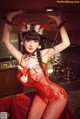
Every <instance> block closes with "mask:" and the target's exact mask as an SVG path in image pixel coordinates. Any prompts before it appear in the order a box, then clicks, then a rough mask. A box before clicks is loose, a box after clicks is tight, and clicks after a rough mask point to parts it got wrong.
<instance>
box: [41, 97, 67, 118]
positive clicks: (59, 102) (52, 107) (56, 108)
mask: <svg viewBox="0 0 80 119" xmlns="http://www.w3.org/2000/svg"><path fill="white" fill-rule="evenodd" d="M66 104H67V98H64V97H63V98H62V97H60V98H59V99H56V100H53V101H51V102H49V104H48V105H47V107H46V109H45V111H44V113H43V116H42V118H41V119H60V115H61V113H62V112H63V110H64V108H65V106H66Z"/></svg>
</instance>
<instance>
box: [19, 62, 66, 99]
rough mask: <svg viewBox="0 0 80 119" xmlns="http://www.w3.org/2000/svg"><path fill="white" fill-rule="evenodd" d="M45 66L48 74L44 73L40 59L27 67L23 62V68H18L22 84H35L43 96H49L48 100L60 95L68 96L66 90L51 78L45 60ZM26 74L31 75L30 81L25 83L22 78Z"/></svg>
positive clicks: (62, 96)
mask: <svg viewBox="0 0 80 119" xmlns="http://www.w3.org/2000/svg"><path fill="white" fill-rule="evenodd" d="M43 66H44V69H45V72H46V76H45V75H44V73H43V71H42V69H41V67H40V65H39V62H38V61H36V62H34V63H32V64H30V65H28V66H27V67H26V66H22V64H21V67H22V68H23V69H22V70H18V72H17V78H18V79H19V81H20V82H21V83H22V84H24V85H26V86H33V87H34V88H35V89H36V90H37V91H38V93H39V94H40V95H41V96H42V97H44V98H47V99H48V100H52V99H57V98H60V97H61V98H66V96H67V95H66V92H65V90H64V89H63V88H62V87H61V86H59V85H57V84H55V83H53V82H51V81H50V80H49V78H48V72H47V71H48V68H47V64H46V63H44V62H43ZM26 74H27V75H28V77H29V80H30V83H24V82H22V81H21V80H20V78H21V76H22V75H26Z"/></svg>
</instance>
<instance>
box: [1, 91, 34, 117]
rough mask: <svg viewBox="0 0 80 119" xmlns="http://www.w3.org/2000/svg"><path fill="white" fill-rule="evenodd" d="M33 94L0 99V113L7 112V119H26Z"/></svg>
mask: <svg viewBox="0 0 80 119" xmlns="http://www.w3.org/2000/svg"><path fill="white" fill-rule="evenodd" d="M34 94H35V93H29V94H21V95H16V96H10V97H6V98H1V99H0V112H8V114H9V119H27V115H28V111H29V108H30V104H31V101H32V99H33V97H34Z"/></svg>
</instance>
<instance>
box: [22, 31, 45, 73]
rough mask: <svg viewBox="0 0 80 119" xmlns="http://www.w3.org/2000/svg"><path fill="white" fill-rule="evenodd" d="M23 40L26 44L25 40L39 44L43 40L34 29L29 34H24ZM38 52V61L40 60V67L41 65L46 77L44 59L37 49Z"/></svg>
mask: <svg viewBox="0 0 80 119" xmlns="http://www.w3.org/2000/svg"><path fill="white" fill-rule="evenodd" d="M23 39H24V42H25V40H38V41H39V43H40V40H41V39H40V36H39V34H38V33H37V32H36V31H35V30H34V29H31V30H29V31H28V32H24V34H23ZM40 45H41V44H40ZM24 52H25V53H26V51H25V49H24ZM36 52H37V59H38V62H39V65H40V67H41V69H42V71H43V73H44V75H46V73H45V70H44V67H43V63H42V57H41V53H40V49H38V48H37V49H36Z"/></svg>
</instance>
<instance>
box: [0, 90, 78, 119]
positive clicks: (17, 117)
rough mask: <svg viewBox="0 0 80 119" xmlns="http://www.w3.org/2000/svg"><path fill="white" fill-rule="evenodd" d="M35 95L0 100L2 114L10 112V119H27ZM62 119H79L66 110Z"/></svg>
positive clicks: (22, 95)
mask: <svg viewBox="0 0 80 119" xmlns="http://www.w3.org/2000/svg"><path fill="white" fill-rule="evenodd" d="M34 95H35V92H34V93H29V94H21V95H16V96H11V97H6V98H1V99H0V112H8V113H9V119H27V115H28V111H29V108H30V105H31V101H32V99H33V97H34ZM61 119H77V118H76V117H75V116H74V115H73V114H72V112H71V111H70V110H69V109H68V108H65V110H64V111H63V113H62V115H61Z"/></svg>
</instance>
